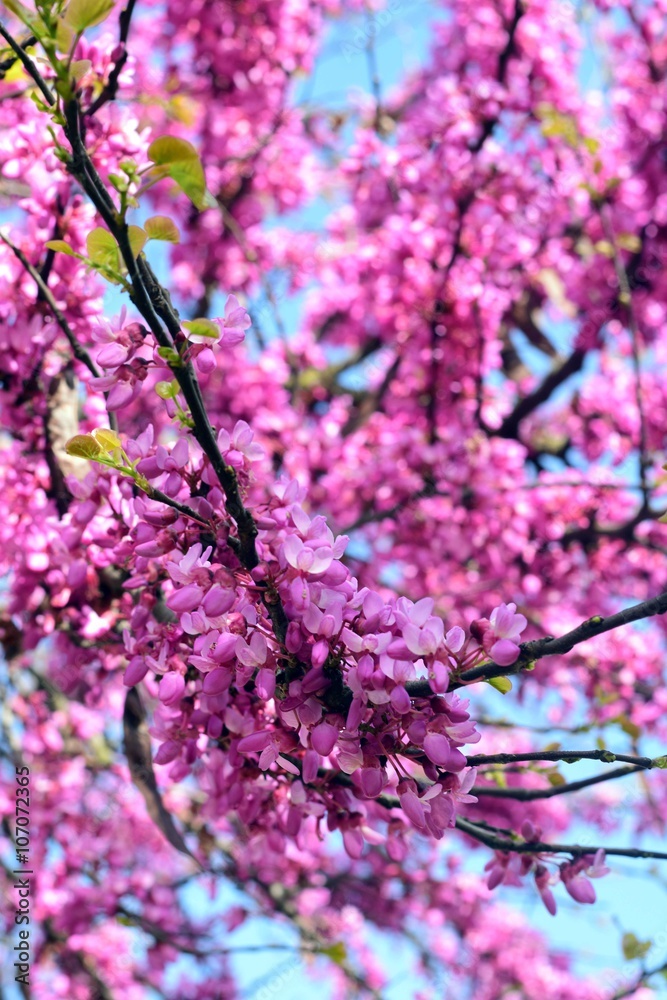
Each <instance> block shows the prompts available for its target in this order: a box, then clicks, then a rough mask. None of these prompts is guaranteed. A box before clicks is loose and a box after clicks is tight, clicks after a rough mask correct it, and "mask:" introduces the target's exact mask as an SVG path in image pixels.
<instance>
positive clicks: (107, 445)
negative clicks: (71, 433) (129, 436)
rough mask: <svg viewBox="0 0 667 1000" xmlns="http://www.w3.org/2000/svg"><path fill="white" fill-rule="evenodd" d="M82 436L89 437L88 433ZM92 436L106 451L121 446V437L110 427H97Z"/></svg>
mask: <svg viewBox="0 0 667 1000" xmlns="http://www.w3.org/2000/svg"><path fill="white" fill-rule="evenodd" d="M80 436H81V437H87V436H88V435H80ZM92 437H93V438H94V439H95V441H96V442H97V444H98V445H99V446H100V448H102V449H103V450H104V451H108V452H112V451H115V450H116V449H117V448H120V447H121V442H120V438H119V437H118V435H117V434H116V432H115V431H112V430H109V428H108V427H97V428H95V430H94V431H93V433H92Z"/></svg>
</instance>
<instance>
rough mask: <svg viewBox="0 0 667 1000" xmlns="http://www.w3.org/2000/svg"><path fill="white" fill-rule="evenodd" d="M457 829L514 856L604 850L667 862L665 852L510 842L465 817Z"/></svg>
mask: <svg viewBox="0 0 667 1000" xmlns="http://www.w3.org/2000/svg"><path fill="white" fill-rule="evenodd" d="M456 828H457V830H460V831H461V833H466V834H468V836H469V837H473V838H474V839H475V840H478V841H479V842H480V843H481V844H485V845H486V846H487V847H491V848H492V849H493V850H494V851H508V852H510V853H512V854H569V855H570V856H571V857H582V855H586V854H590V855H593V854H595V852H596V851H598V850H603V851H604V852H605V854H607V855H609V856H614V857H619V858H656V859H657V860H659V861H667V853H665V852H663V851H642V850H640V849H639V848H636V847H592V846H589V847H583V846H581V845H580V844H545V843H543V842H542V841H521V840H510V839H509V838H508V837H506V836H499V832H500V831H497V829H496V827H492V826H481V825H478V824H477V823H472V822H471V821H470V820H468V819H464V818H463V816H458V817H457V819H456Z"/></svg>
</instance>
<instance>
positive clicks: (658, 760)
mask: <svg viewBox="0 0 667 1000" xmlns="http://www.w3.org/2000/svg"><path fill="white" fill-rule="evenodd" d="M653 766H654V767H659V768H660V770H661V771H667V757H655V758H654V759H653Z"/></svg>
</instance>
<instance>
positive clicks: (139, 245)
mask: <svg viewBox="0 0 667 1000" xmlns="http://www.w3.org/2000/svg"><path fill="white" fill-rule="evenodd" d="M127 238H128V239H129V241H130V247H131V248H132V253H133V254H134V256H135V257H138V256H139V254H140V253H141V251H142V250H143V249H144V246H145V245H146V241H147V240H148V234H147V233H146V232H144V230H143V229H142V228H141V226H128V227H127Z"/></svg>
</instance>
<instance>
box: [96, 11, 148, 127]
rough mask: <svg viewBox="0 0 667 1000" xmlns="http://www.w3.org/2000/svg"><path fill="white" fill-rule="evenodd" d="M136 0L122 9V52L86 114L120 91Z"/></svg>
mask: <svg viewBox="0 0 667 1000" xmlns="http://www.w3.org/2000/svg"><path fill="white" fill-rule="evenodd" d="M135 2H136V0H128V2H127V4H126V6H125V8H124V9H123V10H122V11H121V14H120V17H119V18H118V25H119V27H120V38H119V40H118V44H119V45H120V46H122V52H121V53H120V55H119V56H118V59H117V60H116V62H115V63H114V65H113V69H112V70H111V72H110V73H109V79H108V80H107V82H106V85H105V87H104V89H103V90H102V93H101V94H100V95H99V97H97V98H96V99H95V100H94V101H93V103H92V104H91V105H90V107H89V108H88V109H87V110H86V111H84V114H85V115H94V114H95V112H96V111H99V110H100V108H101V107H103V105H105V104H107V103H108V102H109V101H113V99H114V98H115V96H116V94H117V93H118V81H119V78H120V74H121V73H122V71H123V67H124V66H125V63H126V62H127V38H128V35H129V33H130V22H131V20H132V12H133V10H134V5H135Z"/></svg>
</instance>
